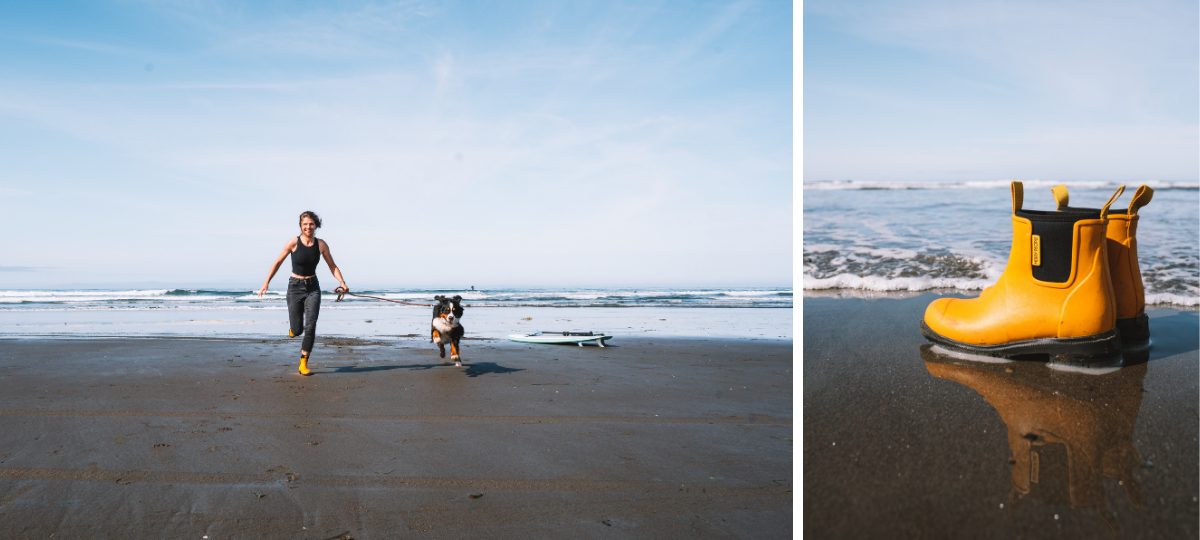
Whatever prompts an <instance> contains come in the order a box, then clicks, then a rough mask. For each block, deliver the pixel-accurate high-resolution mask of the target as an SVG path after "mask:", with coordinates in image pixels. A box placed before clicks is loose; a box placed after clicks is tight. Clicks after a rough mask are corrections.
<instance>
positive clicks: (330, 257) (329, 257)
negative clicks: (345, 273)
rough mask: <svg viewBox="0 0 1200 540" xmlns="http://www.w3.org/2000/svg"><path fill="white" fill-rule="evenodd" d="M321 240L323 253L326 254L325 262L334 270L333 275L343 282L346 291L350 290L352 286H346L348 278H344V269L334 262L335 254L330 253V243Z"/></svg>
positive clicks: (331, 270) (330, 269)
mask: <svg viewBox="0 0 1200 540" xmlns="http://www.w3.org/2000/svg"><path fill="white" fill-rule="evenodd" d="M320 242H321V255H324V256H325V264H328V265H329V271H330V272H332V273H333V277H335V278H337V280H338V282H339V283H341V284H342V288H343V289H346V291H349V290H350V287H347V286H346V280H344V279H342V271H341V270H340V269H338V267H337V265H336V264H334V262H333V255H331V254H330V253H329V244H326V243H325V241H324V240H320Z"/></svg>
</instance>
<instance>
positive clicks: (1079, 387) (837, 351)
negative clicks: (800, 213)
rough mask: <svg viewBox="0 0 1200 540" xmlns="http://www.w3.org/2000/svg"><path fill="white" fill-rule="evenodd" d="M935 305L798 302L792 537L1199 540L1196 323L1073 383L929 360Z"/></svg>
mask: <svg viewBox="0 0 1200 540" xmlns="http://www.w3.org/2000/svg"><path fill="white" fill-rule="evenodd" d="M936 297H937V296H936V295H933V294H926V295H922V296H918V297H914V298H906V299H891V298H881V299H877V300H864V299H833V298H805V299H804V303H803V306H804V346H803V355H804V361H803V364H804V365H803V406H804V413H803V416H804V417H803V422H804V450H803V464H804V503H803V505H804V514H803V519H804V525H803V532H804V534H805V537H807V538H1089V539H1094V538H1113V537H1115V538H1196V537H1197V535H1198V533H1200V529H1198V522H1200V512H1198V506H1200V504H1198V502H1197V499H1198V497H1200V465H1198V461H1200V459H1198V456H1197V445H1198V438H1197V437H1198V427H1200V414H1198V413H1197V408H1198V407H1200V404H1198V400H1200V395H1198V392H1197V388H1198V385H1200V384H1198V383H1200V372H1198V361H1197V346H1198V344H1200V319H1198V318H1197V313H1196V312H1191V311H1173V310H1152V311H1150V312H1149V315H1150V317H1151V320H1150V327H1151V332H1152V340H1153V342H1154V346H1153V348H1152V349H1151V350H1150V351H1149V353H1148V354H1141V355H1134V354H1131V355H1128V357H1127V361H1128V362H1129V364H1130V365H1129V366H1128V367H1125V368H1122V369H1119V370H1115V371H1113V370H1109V371H1110V372H1107V373H1104V372H1101V373H1093V374H1080V373H1073V372H1064V371H1060V370H1054V369H1049V368H1048V367H1047V365H1046V364H1045V362H1044V361H1036V360H1030V361H1019V362H1012V363H1004V364H984V363H978V362H963V361H961V360H959V359H955V358H953V357H949V356H945V355H939V354H936V353H935V352H934V351H932V350H931V349H930V346H929V345H928V344H927V342H926V340H925V339H924V338H922V336H921V334H920V331H919V330H918V323H919V321H920V318H921V316H922V315H923V313H924V310H925V307H926V306H927V305H928V304H929V302H931V301H932V300H933V299H934V298H936ZM1035 454H1036V455H1035ZM1139 503H1140V504H1139Z"/></svg>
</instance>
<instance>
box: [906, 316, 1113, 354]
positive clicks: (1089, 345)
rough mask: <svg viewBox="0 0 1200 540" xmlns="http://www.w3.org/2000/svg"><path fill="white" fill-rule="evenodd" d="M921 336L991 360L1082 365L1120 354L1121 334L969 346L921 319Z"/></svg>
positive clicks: (1111, 333) (952, 348)
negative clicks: (1038, 358)
mask: <svg viewBox="0 0 1200 540" xmlns="http://www.w3.org/2000/svg"><path fill="white" fill-rule="evenodd" d="M921 335H923V336H925V339H928V340H929V341H932V342H934V343H937V344H938V345H941V346H943V347H946V348H947V349H951V350H956V351H961V352H966V353H970V354H978V355H983V356H991V357H994V358H1012V357H1014V356H1023V355H1030V354H1048V355H1050V359H1051V360H1054V361H1057V362H1066V363H1079V364H1086V363H1090V362H1094V361H1098V360H1108V359H1111V358H1113V357H1117V356H1120V354H1121V332H1120V331H1119V330H1117V329H1116V328H1113V329H1112V330H1109V331H1108V332H1104V333H1103V334H1096V335H1094V336H1083V337H1076V338H1041V339H1030V340H1026V341H1014V342H1012V343H1002V344H1000V345H971V344H969V343H963V342H961V341H955V340H953V339H950V338H948V337H946V336H943V335H941V334H939V333H937V332H934V331H933V330H932V329H931V328H929V326H928V325H926V324H925V320H924V319H922V320H921Z"/></svg>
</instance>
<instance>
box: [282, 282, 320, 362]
mask: <svg viewBox="0 0 1200 540" xmlns="http://www.w3.org/2000/svg"><path fill="white" fill-rule="evenodd" d="M287 305H288V318H289V319H291V323H292V334H295V335H297V336H304V344H303V345H301V346H300V350H301V351H309V352H312V346H313V340H315V339H317V316H318V315H320V314H321V284H320V283H317V277H316V276H313V277H310V278H308V279H296V278H294V277H289V278H288V292H287Z"/></svg>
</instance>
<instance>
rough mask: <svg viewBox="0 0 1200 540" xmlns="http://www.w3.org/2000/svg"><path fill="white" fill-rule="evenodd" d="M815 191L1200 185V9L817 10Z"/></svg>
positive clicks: (843, 5) (1151, 5)
mask: <svg viewBox="0 0 1200 540" xmlns="http://www.w3.org/2000/svg"><path fill="white" fill-rule="evenodd" d="M803 9H804V13H803V15H804V37H803V39H804V58H803V63H804V68H803V69H804V104H803V108H804V126H803V129H804V156H803V161H804V164H803V174H804V180H805V181H814V180H847V179H851V180H860V181H870V182H879V181H972V180H1055V181H1064V182H1070V181H1082V180H1101V181H1122V182H1139V181H1152V180H1168V181H1196V180H1197V173H1198V170H1200V137H1198V133H1200V130H1198V127H1197V124H1198V120H1200V112H1198V103H1200V74H1198V68H1200V54H1198V51H1200V24H1198V23H1197V20H1200V14H1198V4H1197V3H1196V2H1194V1H1154V0H1151V1H1144V2H1131V1H1120V2H1114V1H1110V0H1096V1H1093V0H1088V1H1053V2H1046V1H1041V0H1017V1H960V0H914V1H906V2H891V1H883V0H863V1H853V2H845V1H833V0H820V1H816V0H810V1H807V2H805V3H804V8H803Z"/></svg>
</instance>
